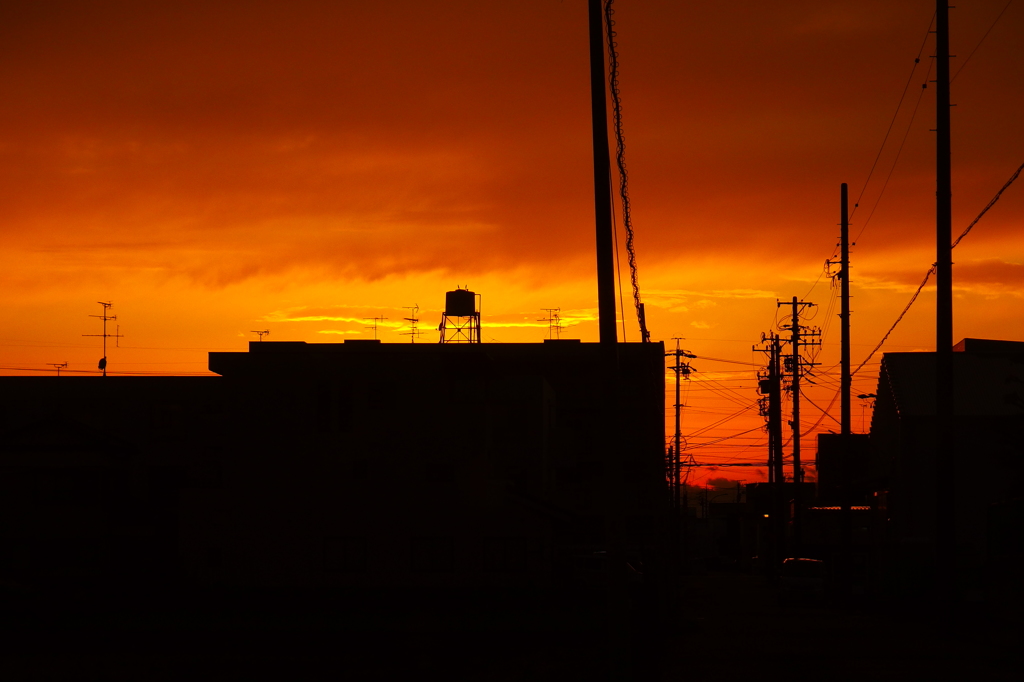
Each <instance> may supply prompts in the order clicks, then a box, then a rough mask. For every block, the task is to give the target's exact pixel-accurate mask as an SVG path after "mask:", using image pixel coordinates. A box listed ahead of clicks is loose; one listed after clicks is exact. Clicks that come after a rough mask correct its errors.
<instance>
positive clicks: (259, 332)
mask: <svg viewBox="0 0 1024 682" xmlns="http://www.w3.org/2000/svg"><path fill="white" fill-rule="evenodd" d="M249 331H251V332H252V333H253V334H256V335H257V336H259V337H260V341H263V337H264V336H270V330H269V329H264V330H263V331H259V330H257V329H250V330H249Z"/></svg>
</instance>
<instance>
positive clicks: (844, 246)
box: [839, 182, 853, 455]
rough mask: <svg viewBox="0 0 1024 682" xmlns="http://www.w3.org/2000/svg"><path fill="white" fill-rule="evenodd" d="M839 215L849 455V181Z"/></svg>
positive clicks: (844, 424)
mask: <svg viewBox="0 0 1024 682" xmlns="http://www.w3.org/2000/svg"><path fill="white" fill-rule="evenodd" d="M839 214H840V223H839V225H840V229H839V241H840V246H839V248H840V252H839V276H840V277H841V278H842V279H841V280H840V282H839V284H840V289H839V296H840V298H841V301H840V313H839V317H840V318H841V319H842V332H841V337H842V341H841V343H842V350H841V353H840V360H839V365H840V371H841V372H842V377H841V380H840V389H841V391H842V395H841V396H840V401H841V402H840V419H839V423H840V428H841V429H842V434H843V443H844V445H843V450H844V455H848V454H849V452H848V451H849V447H848V441H849V436H850V434H851V433H852V430H851V428H850V398H851V396H850V393H851V389H852V385H853V377H852V376H851V374H850V217H849V198H848V196H847V188H846V183H845V182H844V183H843V184H842V185H840V186H839Z"/></svg>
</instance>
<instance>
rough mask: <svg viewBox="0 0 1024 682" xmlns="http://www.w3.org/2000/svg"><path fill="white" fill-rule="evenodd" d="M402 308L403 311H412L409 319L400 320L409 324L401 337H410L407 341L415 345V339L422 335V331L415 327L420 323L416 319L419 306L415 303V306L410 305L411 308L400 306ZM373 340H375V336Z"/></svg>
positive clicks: (418, 319)
mask: <svg viewBox="0 0 1024 682" xmlns="http://www.w3.org/2000/svg"><path fill="white" fill-rule="evenodd" d="M402 308H403V309H404V310H411V311H412V313H410V317H405V318H402V319H404V320H405V321H406V322H408V323H409V331H406V332H402V335H403V336H408V337H410V339H409V340H410V341H411V342H412V343H416V339H417V338H418V337H420V336H421V335H422V334H423V331H422V330H420V329H419V328H418V327H417V326H416V325H417V324H419V321H420V318H418V317H417V315H418V314H419V312H420V305H419V303H417V304H416V305H412V306H408V305H406V306H402ZM374 338H376V336H375V337H374Z"/></svg>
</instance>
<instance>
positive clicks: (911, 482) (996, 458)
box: [869, 339, 1024, 587]
mask: <svg viewBox="0 0 1024 682" xmlns="http://www.w3.org/2000/svg"><path fill="white" fill-rule="evenodd" d="M954 350H955V351H956V352H955V353H954V354H953V355H954V357H953V361H954V364H953V372H954V374H953V377H952V380H953V387H954V394H955V395H954V397H955V401H954V402H955V423H954V430H955V437H954V447H955V451H956V453H957V459H956V461H957V463H958V466H957V470H956V471H952V472H938V471H937V470H936V466H935V444H936V441H935V434H936V421H935V420H936V417H935V415H936V408H935V404H936V401H935V354H934V353H886V354H885V356H884V357H883V359H882V365H881V369H880V373H879V381H878V390H877V391H876V393H877V395H878V398H877V401H876V403H875V411H874V416H873V418H872V422H871V461H870V470H869V475H870V477H871V478H872V480H873V487H874V496H875V498H876V502H875V503H874V505H875V506H876V507H878V508H879V509H880V511H881V512H882V516H883V519H884V523H885V528H884V539H885V544H884V549H885V552H884V561H883V563H884V564H886V565H887V566H889V572H890V575H891V576H895V577H893V579H894V580H897V581H900V582H902V584H910V583H913V582H914V581H918V582H920V578H921V576H922V575H924V574H929V573H930V571H931V569H930V568H929V567H930V565H931V562H932V561H933V559H932V557H933V555H934V543H935V537H936V514H937V509H938V508H939V505H941V504H946V503H947V502H949V503H952V504H953V505H954V509H955V518H956V529H955V531H956V532H955V537H956V546H957V556H956V557H950V558H949V560H951V561H956V562H957V566H958V568H959V569H960V571H961V575H964V576H967V577H968V578H969V581H971V582H972V583H973V584H974V586H975V587H980V586H981V585H982V584H983V583H984V579H983V576H984V575H985V572H986V571H989V572H991V571H993V570H996V569H997V567H998V565H999V564H1001V563H1005V562H1006V561H1009V560H1013V557H1016V558H1017V559H1019V558H1020V556H1021V546H1022V535H1021V528H1020V526H1019V525H1016V526H1015V525H1014V524H1011V523H1007V522H1006V519H1008V518H1018V517H1019V516H1020V486H1019V480H1020V475H1021V472H1022V463H1024V434H1022V432H1021V424H1022V423H1024V343H1021V342H1013V341H992V340H984V339H964V340H963V341H961V342H960V343H958V344H957V345H956V346H955V347H954ZM939 474H941V475H939ZM1016 565H1017V566H1019V561H1018V562H1017V564H1016ZM900 576H902V577H900Z"/></svg>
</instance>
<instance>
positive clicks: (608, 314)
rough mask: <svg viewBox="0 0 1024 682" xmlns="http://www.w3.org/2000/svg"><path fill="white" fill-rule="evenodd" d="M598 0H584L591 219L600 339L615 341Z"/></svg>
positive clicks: (601, 13)
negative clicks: (594, 233) (591, 158)
mask: <svg viewBox="0 0 1024 682" xmlns="http://www.w3.org/2000/svg"><path fill="white" fill-rule="evenodd" d="M602 4H603V3H602V0H588V3H587V5H588V7H587V9H588V12H589V19H590V112H591V121H592V127H593V143H594V219H595V226H596V229H597V308H598V325H599V328H600V332H601V343H603V344H614V343H616V342H617V341H618V338H617V332H616V330H615V259H614V251H615V240H614V239H613V238H612V189H611V172H612V169H611V155H610V153H609V151H608V101H607V95H606V93H605V71H604V65H605V48H604V38H605V35H604V11H603V7H602Z"/></svg>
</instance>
